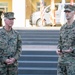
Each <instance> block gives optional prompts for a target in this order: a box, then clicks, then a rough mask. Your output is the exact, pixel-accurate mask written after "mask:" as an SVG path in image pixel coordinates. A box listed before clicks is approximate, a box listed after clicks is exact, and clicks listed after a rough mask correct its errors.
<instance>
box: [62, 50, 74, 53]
mask: <svg viewBox="0 0 75 75" xmlns="http://www.w3.org/2000/svg"><path fill="white" fill-rule="evenodd" d="M72 51H73V50H71V49H68V50H62V52H63V53H71V52H72Z"/></svg>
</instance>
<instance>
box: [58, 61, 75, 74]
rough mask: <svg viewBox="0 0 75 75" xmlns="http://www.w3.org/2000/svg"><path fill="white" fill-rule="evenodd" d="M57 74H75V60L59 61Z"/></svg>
mask: <svg viewBox="0 0 75 75" xmlns="http://www.w3.org/2000/svg"><path fill="white" fill-rule="evenodd" d="M57 75H75V62H72V63H58V66H57Z"/></svg>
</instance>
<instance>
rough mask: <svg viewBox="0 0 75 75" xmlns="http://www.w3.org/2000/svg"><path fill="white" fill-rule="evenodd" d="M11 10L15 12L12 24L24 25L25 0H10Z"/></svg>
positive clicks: (19, 26) (15, 25)
mask: <svg viewBox="0 0 75 75" xmlns="http://www.w3.org/2000/svg"><path fill="white" fill-rule="evenodd" d="M12 11H13V12H14V13H15V15H14V16H15V18H16V19H15V20H14V26H13V27H17V28H24V27H25V0H12Z"/></svg>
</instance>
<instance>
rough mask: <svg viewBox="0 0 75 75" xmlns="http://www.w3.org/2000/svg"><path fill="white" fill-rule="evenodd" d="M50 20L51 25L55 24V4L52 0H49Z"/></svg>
mask: <svg viewBox="0 0 75 75" xmlns="http://www.w3.org/2000/svg"><path fill="white" fill-rule="evenodd" d="M50 21H51V23H52V25H53V26H54V25H55V4H54V0H51V14H50Z"/></svg>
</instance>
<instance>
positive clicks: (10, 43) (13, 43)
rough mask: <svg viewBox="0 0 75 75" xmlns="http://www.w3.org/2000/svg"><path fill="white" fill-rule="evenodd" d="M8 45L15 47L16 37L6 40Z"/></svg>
mask: <svg viewBox="0 0 75 75" xmlns="http://www.w3.org/2000/svg"><path fill="white" fill-rule="evenodd" d="M8 44H9V45H12V46H14V45H16V44H17V38H16V37H14V38H10V39H9V40H8Z"/></svg>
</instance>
